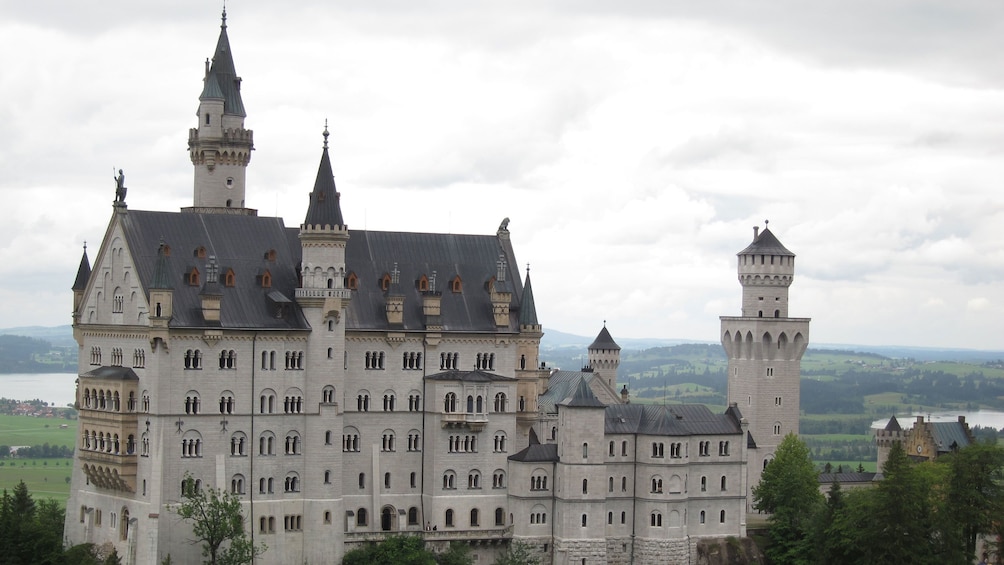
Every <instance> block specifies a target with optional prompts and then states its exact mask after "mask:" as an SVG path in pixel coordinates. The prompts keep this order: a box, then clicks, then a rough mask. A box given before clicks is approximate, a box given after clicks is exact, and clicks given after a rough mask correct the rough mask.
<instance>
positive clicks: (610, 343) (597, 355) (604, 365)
mask: <svg viewBox="0 0 1004 565" xmlns="http://www.w3.org/2000/svg"><path fill="white" fill-rule="evenodd" d="M588 353H589V367H590V368H591V369H592V370H593V373H595V374H596V375H598V376H599V377H600V378H601V379H603V381H604V382H605V383H607V386H609V387H610V388H611V389H616V387H615V386H614V385H616V384H617V367H619V366H620V364H621V346H619V345H617V342H616V341H614V338H613V337H611V336H610V332H609V331H607V323H606V322H605V321H604V322H603V329H602V330H600V333H599V334H598V335H597V336H596V339H594V340H593V343H591V344H590V345H589V348H588Z"/></svg>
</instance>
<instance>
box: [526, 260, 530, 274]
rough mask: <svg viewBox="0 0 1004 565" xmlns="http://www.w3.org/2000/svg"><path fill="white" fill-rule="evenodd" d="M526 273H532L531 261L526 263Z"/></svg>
mask: <svg viewBox="0 0 1004 565" xmlns="http://www.w3.org/2000/svg"><path fill="white" fill-rule="evenodd" d="M526 274H528V275H529V274H530V263H527V264H526Z"/></svg>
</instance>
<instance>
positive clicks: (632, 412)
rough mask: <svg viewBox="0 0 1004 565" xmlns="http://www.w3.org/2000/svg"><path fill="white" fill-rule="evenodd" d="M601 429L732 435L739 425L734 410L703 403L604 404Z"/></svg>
mask: <svg viewBox="0 0 1004 565" xmlns="http://www.w3.org/2000/svg"><path fill="white" fill-rule="evenodd" d="M604 431H605V433H608V434H644V435H658V436H689V435H733V434H741V433H742V428H741V427H740V426H739V421H738V420H737V419H736V418H735V413H733V412H728V411H726V413H724V414H714V413H712V412H711V410H709V409H708V407H707V406H704V405H703V404H673V405H668V406H654V405H644V404H616V405H611V406H607V412H606V425H605V430H604Z"/></svg>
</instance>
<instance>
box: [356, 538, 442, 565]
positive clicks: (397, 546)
mask: <svg viewBox="0 0 1004 565" xmlns="http://www.w3.org/2000/svg"><path fill="white" fill-rule="evenodd" d="M435 564H436V557H435V554H433V553H432V552H431V551H429V550H427V549H425V542H424V541H422V538H420V537H418V536H391V537H389V538H387V539H385V540H383V541H382V542H380V543H372V544H369V545H367V546H365V547H360V548H358V549H353V550H352V551H350V552H348V553H346V554H345V557H343V558H342V565H435Z"/></svg>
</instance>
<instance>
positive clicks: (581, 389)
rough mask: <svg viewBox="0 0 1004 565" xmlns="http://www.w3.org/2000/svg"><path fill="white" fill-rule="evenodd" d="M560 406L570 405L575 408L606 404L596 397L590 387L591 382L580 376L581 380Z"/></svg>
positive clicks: (595, 406)
mask: <svg viewBox="0 0 1004 565" xmlns="http://www.w3.org/2000/svg"><path fill="white" fill-rule="evenodd" d="M558 406H569V407H573V408H603V407H605V406H606V404H603V403H602V402H600V399H598V398H596V395H595V394H593V391H592V390H591V389H590V388H589V382H588V381H587V380H586V379H585V378H583V377H579V382H578V383H577V384H576V385H575V386H574V387H572V390H571V391H570V392H569V393H568V396H566V397H565V398H564V399H563V400H562V401H561V402H559V403H558Z"/></svg>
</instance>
